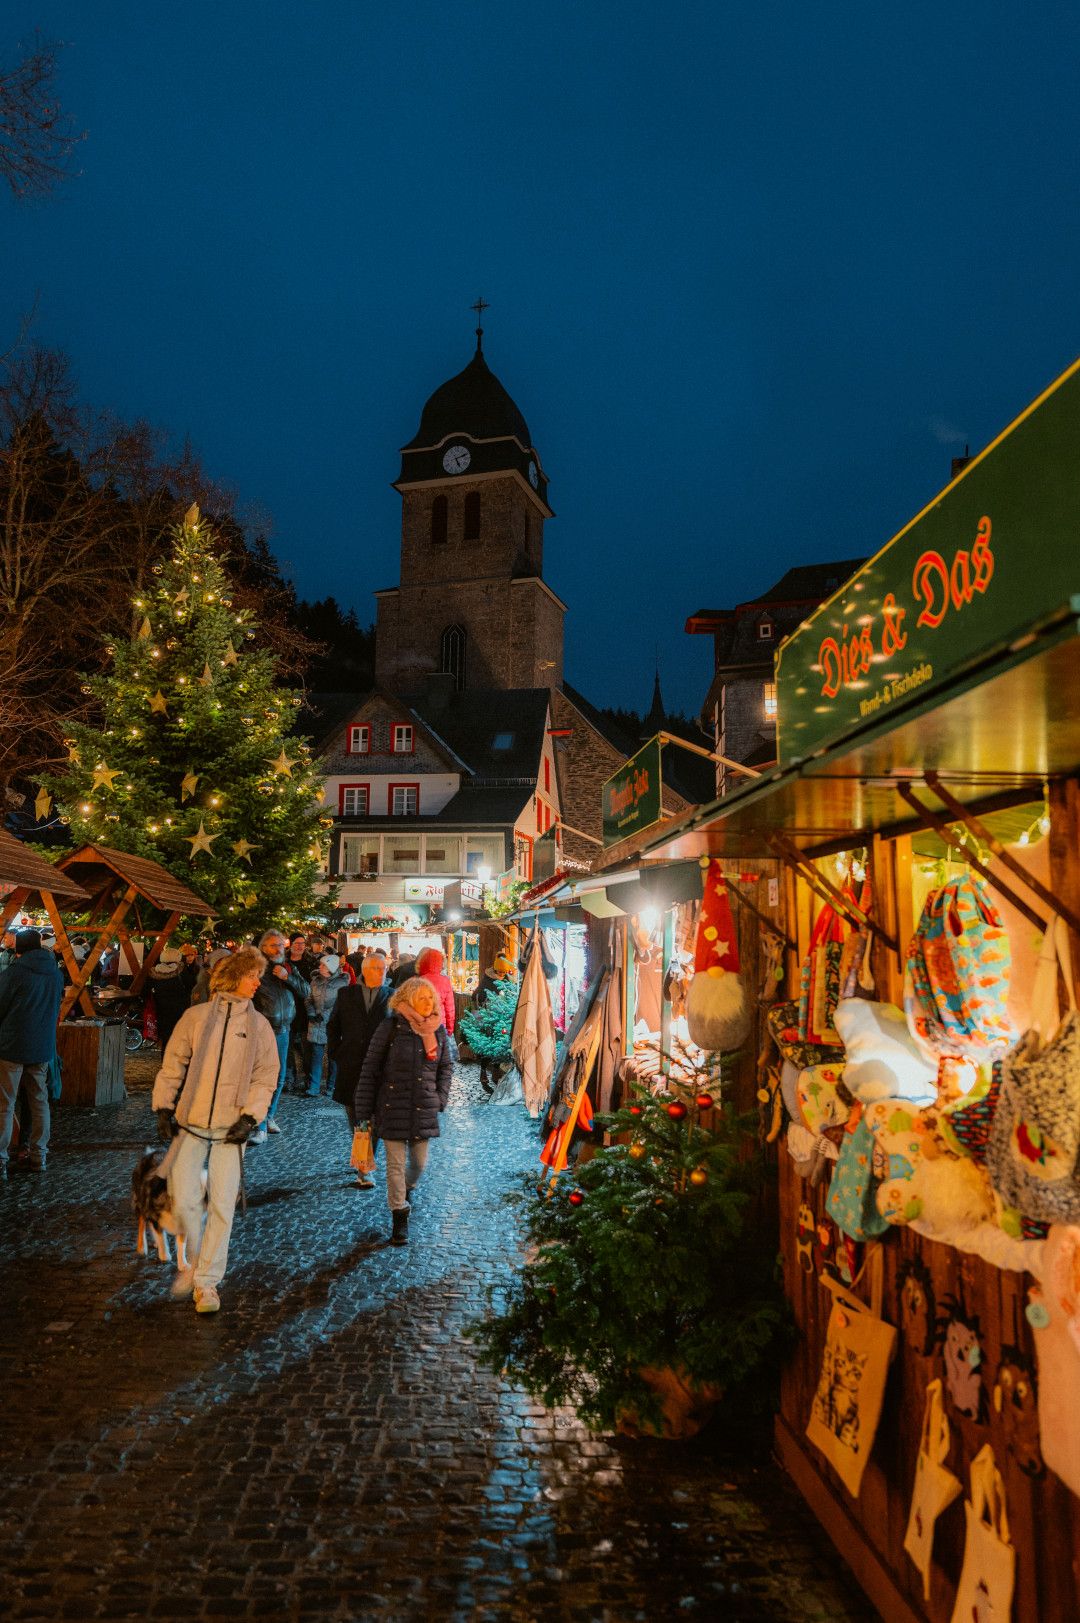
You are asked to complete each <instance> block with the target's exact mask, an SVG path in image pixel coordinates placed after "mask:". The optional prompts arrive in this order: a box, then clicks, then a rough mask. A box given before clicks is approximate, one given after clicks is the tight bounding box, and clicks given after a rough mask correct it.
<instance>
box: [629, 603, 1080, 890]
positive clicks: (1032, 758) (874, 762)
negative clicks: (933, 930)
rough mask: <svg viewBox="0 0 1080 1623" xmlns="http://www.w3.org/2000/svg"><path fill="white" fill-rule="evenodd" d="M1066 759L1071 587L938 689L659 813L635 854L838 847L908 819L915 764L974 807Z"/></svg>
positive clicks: (1072, 767) (1075, 707) (1074, 683)
mask: <svg viewBox="0 0 1080 1623" xmlns="http://www.w3.org/2000/svg"><path fill="white" fill-rule="evenodd" d="M1078 769H1080V598H1077V599H1074V600H1073V603H1072V604H1071V605H1070V606H1069V609H1068V611H1067V612H1066V613H1065V614H1064V615H1061V614H1059V615H1056V616H1054V617H1053V618H1052V620H1051V622H1050V623H1049V624H1047V625H1045V626H1043V627H1041V628H1039V629H1037V630H1034V631H1033V632H1032V634H1031V635H1030V637H1029V638H1028V639H1026V640H1025V641H1024V644H1023V646H1020V647H1018V646H1015V645H1014V646H1013V647H1011V648H1008V649H1004V650H1001V651H999V653H998V656H997V658H996V659H995V660H993V661H992V662H991V663H989V664H988V665H984V666H983V667H981V668H980V669H979V670H978V671H974V672H970V673H967V674H966V675H965V676H964V677H963V679H962V680H959V681H957V682H956V683H955V684H953V685H952V686H951V687H950V689H949V690H948V691H947V692H946V693H944V694H942V693H941V692H938V693H935V694H934V695H933V697H930V698H927V699H926V700H925V701H924V702H923V703H921V704H916V705H913V706H911V707H909V708H905V710H904V712H903V714H902V715H898V716H895V717H893V716H887V717H886V718H885V719H884V720H881V719H878V720H876V722H875V724H873V725H869V726H866V727H864V728H862V729H860V730H859V731H858V732H857V733H854V734H853V735H852V736H851V737H850V738H849V739H848V740H846V741H845V742H844V743H843V744H841V745H837V746H835V747H834V748H832V749H828V750H823V751H821V752H820V753H819V754H817V755H816V756H814V757H812V758H811V759H809V760H806V761H801V762H799V763H798V764H797V765H795V766H790V767H783V768H777V769H775V770H774V771H772V772H770V773H768V774H767V775H766V776H765V777H763V778H760V779H759V780H758V781H757V782H755V783H752V784H748V785H746V787H745V788H741V789H738V790H736V791H735V792H734V793H733V794H730V795H726V796H725V797H724V798H723V799H721V800H718V801H715V802H714V803H713V804H712V805H711V806H701V807H698V808H697V809H696V810H694V811H691V812H688V813H687V814H685V815H684V816H683V817H681V818H679V819H677V820H676V821H675V822H674V823H669V824H666V825H664V826H663V827H662V828H660V829H658V830H656V831H655V835H654V838H653V840H652V842H651V844H650V845H649V848H648V850H647V851H644V852H642V858H643V860H646V861H648V860H668V861H670V860H672V859H673V858H685V857H694V856H702V855H713V856H732V857H746V856H754V855H763V854H765V853H766V852H767V850H768V848H769V836H770V835H771V834H783V835H784V836H786V838H787V839H789V840H790V841H791V842H792V843H794V844H795V845H797V846H799V847H800V848H802V849H803V850H807V851H824V850H828V849H830V848H832V849H834V850H838V849H840V848H841V847H842V846H844V845H845V844H846V845H851V844H854V843H864V842H865V839H866V838H867V837H868V836H869V835H870V834H873V833H879V834H884V835H886V836H892V835H896V834H904V833H913V832H914V831H915V830H916V829H917V828H919V827H920V826H921V825H920V823H919V821H918V819H917V818H916V817H915V816H914V815H913V813H912V811H911V808H910V807H909V806H908V805H906V804H905V802H904V800H903V799H902V797H901V796H900V794H899V792H898V786H899V785H900V784H905V785H910V786H911V788H913V789H914V790H915V792H916V793H917V794H918V793H919V791H920V785H921V780H922V777H923V774H924V773H925V772H927V771H930V770H933V771H936V772H937V773H938V774H939V776H940V779H941V782H942V783H943V784H945V785H946V786H947V787H948V788H949V790H950V791H951V793H952V794H953V795H954V797H955V798H956V799H957V800H959V801H961V802H962V803H963V805H964V806H965V807H966V808H969V809H970V810H972V811H975V812H980V813H984V812H987V811H991V810H994V809H997V808H1001V807H1004V806H1009V805H1016V804H1019V803H1021V802H1023V801H1025V800H1027V801H1031V800H1041V798H1042V786H1043V783H1044V782H1046V781H1047V780H1048V779H1055V778H1062V777H1067V776H1071V775H1072V774H1074V773H1075V772H1076V771H1077V770H1078ZM928 798H929V801H930V803H931V804H933V798H932V797H928Z"/></svg>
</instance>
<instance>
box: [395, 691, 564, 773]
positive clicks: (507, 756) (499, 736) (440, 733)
mask: <svg viewBox="0 0 1080 1623" xmlns="http://www.w3.org/2000/svg"><path fill="white" fill-rule="evenodd" d="M549 702H550V701H549V696H548V690H547V688H471V689H468V690H467V691H466V692H464V693H450V694H443V695H440V696H439V697H438V698H437V699H436V701H435V702H434V703H433V704H432V703H431V702H430V701H425V700H424V699H416V700H414V701H413V709H414V711H415V712H416V714H417V715H418V716H420V717H422V718H423V720H424V721H425V722H426V724H427V726H428V727H429V728H430V729H431V731H432V732H433V733H434V734H435V735H436V736H437V737H438V738H441V739H443V740H445V742H446V744H447V745H448V746H449V747H450V749H452V750H453V752H454V753H455V755H457V756H459V757H460V759H461V760H462V761H463V762H464V763H465V765H466V767H467V768H468V770H469V772H470V773H471V774H472V776H473V777H474V778H479V779H499V778H502V779H507V778H528V779H529V781H530V782H531V783H535V782H536V778H537V774H538V773H539V771H540V758H541V756H542V754H543V750H544V739H545V737H546V733H547V718H548V706H549ZM463 787H464V785H463Z"/></svg>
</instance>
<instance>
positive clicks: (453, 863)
mask: <svg viewBox="0 0 1080 1623" xmlns="http://www.w3.org/2000/svg"><path fill="white" fill-rule="evenodd" d="M461 871H462V868H461V835H460V834H429V835H428V836H427V838H426V839H425V841H424V872H425V873H453V874H459V873H461Z"/></svg>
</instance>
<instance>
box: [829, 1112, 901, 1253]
mask: <svg viewBox="0 0 1080 1623" xmlns="http://www.w3.org/2000/svg"><path fill="white" fill-rule="evenodd" d="M876 1193H877V1179H876V1178H875V1177H874V1135H873V1133H872V1132H871V1131H870V1129H869V1127H868V1126H867V1124H866V1121H865V1119H864V1111H863V1107H862V1105H861V1104H859V1103H858V1102H857V1101H856V1103H855V1104H853V1105H852V1107H851V1114H850V1115H849V1116H848V1119H847V1122H846V1123H845V1126H844V1139H843V1143H842V1144H841V1145H840V1154H839V1156H838V1158H837V1162H836V1166H835V1167H834V1169H833V1175H832V1182H831V1183H830V1184H829V1193H828V1196H827V1197H826V1202H825V1204H826V1207H827V1209H828V1213H829V1216H830V1217H831V1218H832V1220H833V1222H834V1223H835V1224H836V1226H837V1228H838V1229H840V1230H841V1231H842V1233H844V1234H846V1235H847V1236H848V1237H849V1239H852V1240H873V1239H876V1238H877V1236H878V1235H880V1234H884V1233H885V1231H886V1229H887V1228H888V1227H889V1225H888V1223H887V1222H886V1220H885V1219H884V1217H882V1216H881V1215H880V1213H879V1212H878V1209H877V1204H876V1201H875V1195H876Z"/></svg>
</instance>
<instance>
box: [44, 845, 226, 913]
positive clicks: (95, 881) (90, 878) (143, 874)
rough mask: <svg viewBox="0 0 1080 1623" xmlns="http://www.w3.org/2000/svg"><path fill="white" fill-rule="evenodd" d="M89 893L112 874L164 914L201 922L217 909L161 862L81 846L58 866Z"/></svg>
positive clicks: (98, 847)
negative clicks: (192, 916) (187, 916)
mask: <svg viewBox="0 0 1080 1623" xmlns="http://www.w3.org/2000/svg"><path fill="white" fill-rule="evenodd" d="M57 866H58V867H61V868H63V870H64V872H65V873H67V874H70V875H71V877H72V878H73V879H75V880H76V881H77V882H78V883H79V884H81V885H85V886H86V887H87V888H88V889H89V890H92V891H96V890H100V889H101V886H102V884H103V883H105V882H107V880H108V877H109V875H110V874H114V875H115V876H116V877H117V878H118V879H123V880H124V881H125V882H126V883H127V884H129V885H134V887H135V889H136V890H137V891H138V892H139V894H140V896H144V897H145V898H146V900H147V901H148V902H151V903H152V904H153V905H154V907H158V908H160V909H161V910H162V912H164V913H174V912H181V913H197V914H199V915H200V916H201V917H202V918H207V919H209V918H213V916H214V909H213V908H212V907H211V906H209V904H208V903H207V902H204V901H203V899H202V897H201V896H196V894H195V892H194V891H193V890H189V889H188V887H187V886H186V885H184V884H181V882H180V880H179V879H174V878H173V876H172V874H171V873H169V872H168V870H167V869H166V868H163V867H162V866H161V863H160V862H153V861H151V859H150V858H149V857H137V856H133V855H132V853H131V852H130V851H114V850H112V848H111V847H110V846H107V845H80V847H79V849H78V850H77V851H71V852H69V853H68V855H67V856H65V857H61V858H60V861H59V863H58V865H57Z"/></svg>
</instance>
